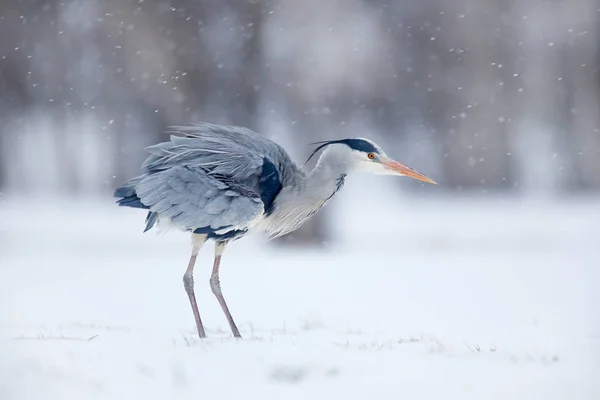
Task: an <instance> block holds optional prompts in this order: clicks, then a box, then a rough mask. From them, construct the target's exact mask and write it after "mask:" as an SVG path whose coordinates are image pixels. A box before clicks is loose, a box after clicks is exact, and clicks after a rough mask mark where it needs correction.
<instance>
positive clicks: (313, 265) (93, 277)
mask: <svg viewBox="0 0 600 400" xmlns="http://www.w3.org/2000/svg"><path fill="white" fill-rule="evenodd" d="M350 193H353V194H354V197H358V198H360V204H356V203H353V202H350V201H349V198H350V196H351V195H350ZM390 195H391V197H392V198H393V197H394V196H395V195H394V194H393V193H391V194H390ZM361 196H362V197H361ZM382 197H383V196H381V192H377V191H375V190H368V191H367V193H364V192H362V194H361V192H360V190H358V189H356V187H355V190H354V191H347V192H346V193H344V194H343V195H341V196H340V198H339V199H336V200H334V201H333V202H332V205H331V206H330V207H331V208H332V214H331V215H332V218H333V220H334V221H335V230H334V233H335V234H336V235H337V236H338V239H337V240H336V241H332V242H331V243H328V244H327V246H325V248H324V249H322V250H318V251H316V250H298V249H291V248H278V249H276V248H274V247H273V246H271V245H270V244H268V243H265V242H264V241H262V240H261V239H260V238H248V239H244V240H241V241H238V242H236V243H234V244H232V245H230V247H229V248H228V250H227V251H226V252H225V254H224V256H223V264H222V275H221V282H222V286H223V290H224V294H225V297H226V298H227V300H228V302H229V305H230V307H231V310H232V313H233V315H234V317H235V318H236V320H237V322H238V325H239V327H240V330H241V332H242V335H243V336H244V339H243V340H235V339H233V338H231V337H230V333H229V329H228V326H227V323H226V321H225V318H224V317H223V315H222V313H221V310H220V308H219V305H218V303H217V302H216V300H215V299H214V298H213V296H212V294H211V292H210V288H209V285H208V277H209V274H210V264H211V262H212V254H211V253H212V246H210V247H208V246H207V247H205V248H204V249H203V252H202V253H201V256H200V257H199V259H198V264H197V267H196V294H197V296H198V302H199V305H200V311H201V315H202V317H203V320H204V322H205V325H206V327H207V333H208V335H209V338H208V339H207V340H204V341H200V340H199V339H197V337H196V334H195V327H194V322H193V318H192V314H191V310H190V307H189V303H188V299H187V297H186V295H185V292H184V290H183V284H182V276H183V273H184V270H185V267H186V263H187V260H188V257H189V240H188V238H187V236H186V235H183V234H178V233H172V234H168V235H163V236H157V235H156V234H154V233H152V232H151V233H149V234H142V233H141V231H142V228H143V219H144V213H143V212H141V211H139V210H133V209H124V208H117V207H114V206H113V205H112V204H111V200H106V201H89V202H83V203H81V202H80V201H77V202H75V201H72V200H69V199H66V200H63V201H50V202H49V203H50V204H49V205H48V204H47V203H48V201H39V200H25V199H15V198H9V199H5V200H3V201H2V202H0V221H1V223H0V305H1V306H0V307H1V308H0V399H2V400H13V399H18V400H21V399H36V400H37V399H40V400H41V399H44V400H53V399H61V400H71V399H77V400H79V399H111V400H117V399H128V400H131V399H146V400H153V399H161V400H162V399H248V398H251V399H254V398H256V399H365V398H370V399H378V400H379V399H402V398H405V399H461V400H464V399H569V400H576V399H600V199H598V198H596V199H587V200H581V199H580V200H572V201H552V202H549V201H533V200H530V201H523V200H519V199H510V200H504V201H502V200H468V201H467V200H465V199H446V200H434V199H428V198H423V199H419V198H417V196H414V197H408V198H407V197H400V196H397V195H396V197H397V198H396V199H394V200H393V201H391V200H390V201H387V202H386V201H383V200H381V199H382ZM361 204H362V205H363V206H362V207H361ZM388 222H393V223H394V225H391V226H387V223H388Z"/></svg>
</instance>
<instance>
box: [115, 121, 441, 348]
mask: <svg viewBox="0 0 600 400" xmlns="http://www.w3.org/2000/svg"><path fill="white" fill-rule="evenodd" d="M165 133H166V134H167V135H170V140H168V141H165V142H162V143H158V144H155V145H152V146H149V147H147V148H146V150H147V152H148V153H149V156H148V157H147V159H146V160H145V162H144V163H143V164H142V168H141V169H142V174H141V175H139V176H137V177H134V178H132V179H130V180H129V181H127V182H125V183H124V184H123V185H122V186H120V187H118V188H117V189H116V190H115V192H114V197H115V198H116V199H117V200H116V203H117V204H118V205H119V206H124V207H133V208H140V209H144V210H147V216H146V226H145V229H144V232H147V231H149V230H150V229H152V228H153V227H155V226H157V227H158V228H159V229H162V228H163V227H164V228H166V229H177V230H181V231H185V232H189V233H191V237H192V239H191V246H192V252H191V256H190V259H189V262H188V265H187V269H186V270H185V274H184V275H183V284H184V288H185V291H186V293H187V296H188V299H189V302H190V305H191V308H192V312H193V315H194V320H195V323H196V330H197V332H198V336H199V337H200V338H201V339H203V338H205V337H206V331H205V328H204V324H203V323H202V319H201V317H200V313H199V310H198V304H197V302H196V296H195V293H194V276H193V273H194V265H195V263H196V257H197V256H198V253H199V251H200V249H201V248H202V246H203V245H204V244H205V243H206V242H207V241H209V240H211V241H214V243H215V250H214V262H213V269H212V274H211V277H210V281H209V282H210V287H211V290H212V293H213V294H214V296H215V297H216V299H217V301H218V302H219V304H220V306H221V309H222V311H223V313H224V314H225V318H226V319H227V322H228V324H229V327H230V329H231V332H232V334H233V336H234V337H236V338H241V335H240V331H239V329H238V327H237V325H236V323H235V322H234V320H233V317H232V316H231V312H230V310H229V307H228V305H227V302H226V301H225V298H224V297H223V292H222V290H221V283H220V279H219V270H220V265H221V256H222V255H223V252H224V250H225V248H226V246H227V244H228V243H229V242H231V241H234V240H238V239H240V238H242V237H244V236H245V235H247V234H248V233H250V232H255V231H256V232H262V233H264V234H266V236H267V237H268V238H270V239H272V238H276V237H279V236H282V235H285V234H287V233H290V232H292V231H294V230H296V229H298V228H299V227H300V226H301V225H302V224H303V223H304V222H306V221H307V220H308V219H309V218H310V217H311V216H313V215H314V214H315V213H317V212H318V211H319V210H320V209H321V208H322V207H323V206H325V205H326V204H327V203H328V202H329V201H330V200H331V199H332V198H333V196H334V195H335V194H336V193H338V192H339V191H340V189H341V188H342V186H343V185H344V181H345V179H346V176H347V175H348V174H350V173H353V172H358V171H363V172H368V173H372V174H379V175H396V176H407V177H410V178H414V179H418V180H420V181H423V182H427V183H431V184H436V182H434V181H433V180H431V179H430V178H428V177H427V176H425V175H423V174H421V173H419V172H417V171H415V170H413V169H411V168H409V167H407V166H405V165H403V164H401V163H399V162H397V161H394V160H393V159H391V158H389V157H388V156H387V155H386V154H385V153H384V151H383V150H382V149H381V147H379V146H378V145H377V144H376V143H375V142H373V141H372V140H369V139H365V138H347V139H337V140H327V141H321V142H316V143H312V144H314V145H317V146H316V148H314V150H313V151H312V153H311V154H310V156H309V157H308V159H307V161H306V162H305V163H304V164H303V165H301V166H299V165H297V164H296V163H295V162H294V161H292V159H291V157H290V156H289V155H288V153H287V152H286V151H285V150H284V149H283V147H281V146H280V145H278V144H277V143H275V142H274V141H272V140H270V139H268V138H266V137H265V136H262V135H260V134H258V133H256V132H254V131H252V130H251V129H249V128H246V127H241V126H232V125H217V124H212V123H208V122H202V123H195V124H188V125H185V126H173V127H169V128H167V129H166V131H165ZM319 152H321V155H320V156H319V157H318V161H317V162H316V164H315V166H314V167H313V168H310V169H309V168H308V167H307V163H308V161H309V160H310V159H312V158H313V157H314V156H315V155H316V154H317V153H319Z"/></svg>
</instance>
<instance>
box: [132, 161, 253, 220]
mask: <svg viewBox="0 0 600 400" xmlns="http://www.w3.org/2000/svg"><path fill="white" fill-rule="evenodd" d="M135 191H136V193H137V196H138V197H139V198H140V201H141V202H142V203H143V204H144V205H146V206H147V207H149V209H150V212H153V213H157V214H158V216H159V218H167V219H170V220H171V222H172V223H173V224H174V225H176V226H177V227H179V228H180V229H184V230H192V231H193V230H196V229H198V228H208V229H209V230H217V229H219V228H221V229H223V228H231V229H245V228H247V227H248V225H249V223H250V222H251V221H252V220H253V219H255V218H256V217H257V216H259V215H260V214H262V212H263V204H262V202H261V199H260V197H259V196H258V195H257V194H256V193H254V192H253V191H251V190H248V189H247V188H245V187H243V186H238V185H236V184H235V183H234V182H223V181H221V180H219V179H217V178H215V177H213V176H211V175H209V174H207V173H206V171H204V170H202V169H200V168H192V167H186V166H175V167H172V168H169V169H165V170H162V171H158V172H156V173H154V174H150V175H147V176H145V177H144V178H143V179H142V180H141V181H140V182H138V183H137V184H136V185H135Z"/></svg>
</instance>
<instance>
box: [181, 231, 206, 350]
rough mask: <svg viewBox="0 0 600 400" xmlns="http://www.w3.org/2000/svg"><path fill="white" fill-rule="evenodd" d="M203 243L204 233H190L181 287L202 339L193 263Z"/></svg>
mask: <svg viewBox="0 0 600 400" xmlns="http://www.w3.org/2000/svg"><path fill="white" fill-rule="evenodd" d="M204 243H206V235H197V234H192V256H191V257H190V262H189V264H188V267H187V270H186V271H185V274H184V275H183V287H184V288H185V291H186V293H187V295H188V297H189V299H190V304H191V306H192V312H193V313H194V319H195V320H196V328H197V329H198V336H200V339H204V338H205V337H206V332H205V331H204V325H202V320H201V319H200V313H199V312H198V304H197V303H196V295H195V294H194V264H196V257H197V256H198V252H199V251H200V249H201V248H202V246H203V245H204Z"/></svg>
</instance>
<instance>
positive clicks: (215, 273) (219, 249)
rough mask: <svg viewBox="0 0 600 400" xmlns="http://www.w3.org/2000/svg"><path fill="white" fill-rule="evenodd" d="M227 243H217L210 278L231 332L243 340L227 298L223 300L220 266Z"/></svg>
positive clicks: (211, 285)
mask: <svg viewBox="0 0 600 400" xmlns="http://www.w3.org/2000/svg"><path fill="white" fill-rule="evenodd" d="M226 245H227V242H217V243H216V245H215V263H214V265H213V270H212V275H211V276H210V288H211V289H212V292H213V294H214V295H215V297H216V298H217V300H218V301H219V304H220V305H221V309H222V310H223V313H225V317H226V318H227V322H229V327H230V328H231V332H232V333H233V336H235V337H236V338H241V337H242V335H240V331H239V330H238V328H237V326H236V325H235V322H234V321H233V318H232V317H231V313H230V312H229V307H227V303H226V302H225V298H223V293H222V292H221V282H220V281H219V266H220V265H221V255H222V254H223V251H224V250H225V246H226Z"/></svg>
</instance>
